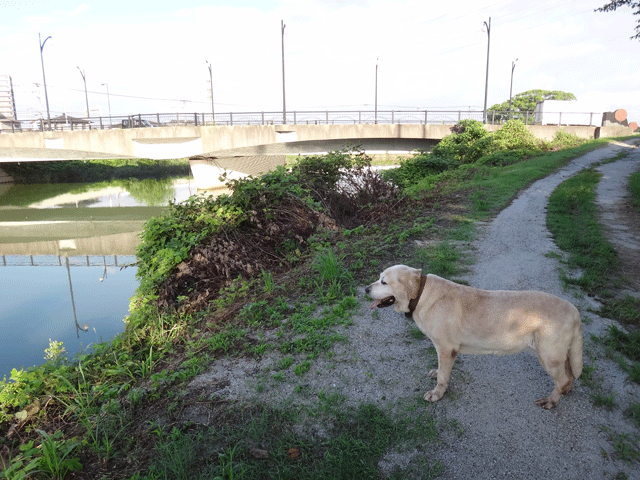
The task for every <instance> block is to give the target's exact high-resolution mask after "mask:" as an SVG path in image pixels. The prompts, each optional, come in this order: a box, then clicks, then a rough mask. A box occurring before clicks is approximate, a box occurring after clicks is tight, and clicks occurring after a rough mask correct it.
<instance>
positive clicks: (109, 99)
mask: <svg viewBox="0 0 640 480" xmlns="http://www.w3.org/2000/svg"><path fill="white" fill-rule="evenodd" d="M105 85H106V87H107V105H108V106H109V126H111V97H109V84H108V83H103V84H102V86H103V87H104V86H105Z"/></svg>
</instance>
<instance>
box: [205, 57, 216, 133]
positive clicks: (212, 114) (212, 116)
mask: <svg viewBox="0 0 640 480" xmlns="http://www.w3.org/2000/svg"><path fill="white" fill-rule="evenodd" d="M207 65H208V66H209V81H210V82H211V118H212V119H213V124H214V125H215V124H216V116H215V114H214V112H213V72H212V70H211V64H210V63H209V60H207Z"/></svg>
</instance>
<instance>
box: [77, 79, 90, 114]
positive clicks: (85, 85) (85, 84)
mask: <svg viewBox="0 0 640 480" xmlns="http://www.w3.org/2000/svg"><path fill="white" fill-rule="evenodd" d="M77 68H78V71H79V72H80V75H82V80H83V81H84V99H85V100H86V102H87V118H89V96H88V95H87V78H86V77H85V76H84V71H82V70H80V67H77Z"/></svg>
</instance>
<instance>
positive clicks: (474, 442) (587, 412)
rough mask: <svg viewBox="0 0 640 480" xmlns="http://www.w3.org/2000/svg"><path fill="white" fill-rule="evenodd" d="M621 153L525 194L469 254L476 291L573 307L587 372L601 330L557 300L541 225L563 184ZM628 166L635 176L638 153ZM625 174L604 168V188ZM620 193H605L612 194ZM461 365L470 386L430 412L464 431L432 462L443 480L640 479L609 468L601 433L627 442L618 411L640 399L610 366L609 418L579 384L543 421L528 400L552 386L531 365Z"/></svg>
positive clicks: (459, 385)
mask: <svg viewBox="0 0 640 480" xmlns="http://www.w3.org/2000/svg"><path fill="white" fill-rule="evenodd" d="M622 148H628V147H622V146H615V145H612V146H609V147H607V148H604V149H600V150H596V151H593V152H591V153H589V154H587V155H584V156H582V157H580V158H578V159H576V160H574V161H573V162H572V163H571V164H570V165H568V166H567V167H566V168H564V169H562V170H561V171H559V172H557V173H555V174H553V175H550V176H548V177H546V178H544V179H542V180H539V181H537V182H535V183H534V184H533V185H531V187H530V188H528V189H527V190H526V191H525V192H523V193H522V194H521V195H520V196H519V197H518V198H517V199H516V200H515V201H514V202H513V203H512V204H511V206H509V207H508V208H507V209H505V210H503V211H502V212H501V213H500V214H499V215H498V216H497V217H496V218H495V219H494V220H493V221H492V222H491V224H490V225H488V226H487V227H486V229H485V232H483V234H482V238H481V239H480V240H479V241H478V242H477V244H476V245H475V247H476V248H477V263H476V264H475V266H474V267H473V273H472V274H471V275H470V276H469V277H468V278H467V279H466V280H468V281H469V284H470V285H471V286H474V287H478V288H486V289H504V290H526V289H535V290H542V291H545V292H548V293H552V294H554V295H557V296H559V297H561V298H565V299H567V300H569V301H571V302H573V303H574V304H576V305H577V306H578V307H579V308H580V310H581V314H582V317H583V321H584V320H585V319H587V318H590V319H591V322H588V321H587V324H586V325H585V347H586V348H585V359H586V360H587V364H590V363H591V362H590V361H589V358H590V357H591V356H593V355H596V356H597V355H598V352H597V347H595V346H594V345H592V344H591V342H590V341H589V338H590V334H592V333H594V334H598V333H601V332H602V331H603V330H604V328H605V326H606V325H607V324H608V323H609V322H608V321H606V320H604V319H601V318H599V317H596V316H595V315H593V314H590V313H586V307H588V306H590V305H589V302H588V300H586V299H578V298H574V297H572V295H571V293H570V292H567V291H564V290H563V288H562V285H561V283H560V280H559V275H558V270H557V269H558V261H557V260H556V259H555V258H548V257H545V254H546V253H548V252H558V253H559V250H558V248H557V247H556V246H555V244H554V243H553V241H552V239H551V237H550V234H549V232H548V230H547V228H546V225H545V222H546V220H545V216H546V205H547V202H548V198H549V195H550V194H551V193H552V192H553V190H554V189H555V188H556V187H557V186H558V185H560V183H562V182H563V181H564V180H565V179H566V178H568V177H570V176H572V175H574V174H575V173H577V172H578V171H579V170H581V169H582V168H584V167H586V166H588V165H590V164H592V163H594V162H597V161H599V160H602V159H606V158H610V157H613V156H615V154H616V153H617V152H618V151H619V150H620V149H622ZM634 158H635V163H636V167H637V165H638V160H639V159H638V154H637V153H636V154H635V155H634ZM627 163H632V162H630V161H627ZM631 170H632V169H628V168H627V169H620V168H616V164H611V166H610V167H609V166H608V167H607V172H608V180H612V179H613V178H615V179H616V181H617V182H623V183H624V179H625V178H626V177H627V176H628V175H629V174H630V173H632V172H631ZM619 188H620V187H618V190H616V188H613V189H607V192H612V193H615V194H618V193H619ZM598 193H599V194H600V193H601V192H600V191H599V192H598ZM603 195H606V194H605V193H604V192H603V193H602V194H600V195H599V198H600V199H603ZM614 201H615V200H614ZM463 358H464V365H463V367H462V370H463V371H464V372H465V377H468V380H465V381H459V382H454V383H455V385H454V388H455V389H456V390H457V391H458V392H459V394H460V395H459V397H458V398H457V399H455V400H452V399H449V400H448V401H446V402H442V403H441V405H439V408H440V410H439V411H438V413H439V414H441V415H443V416H444V417H446V418H454V419H457V421H458V422H459V423H460V424H461V425H462V426H463V427H464V428H465V432H464V434H463V436H462V438H461V439H460V440H459V441H455V442H452V444H451V445H450V447H449V448H447V449H444V450H443V451H442V452H441V454H440V458H441V460H442V462H443V463H444V465H446V467H447V471H446V474H445V477H444V478H450V479H465V478H476V479H485V478H486V479H489V478H501V479H511V478H513V479H541V478H546V479H556V478H558V479H560V478H562V479H581V480H585V479H603V478H614V477H615V476H616V474H617V473H618V472H620V471H623V472H625V473H626V474H627V476H628V478H640V473H639V470H640V468H638V465H634V466H632V467H630V466H629V465H626V464H625V463H624V462H620V461H615V460H613V459H612V456H611V454H612V446H611V443H610V442H609V440H608V435H607V434H606V433H605V432H603V430H602V426H607V427H609V428H611V429H613V430H614V431H616V432H626V433H628V434H633V433H634V428H633V427H631V426H630V425H629V424H628V422H627V421H626V420H625V419H624V416H623V413H622V410H623V408H624V406H625V405H627V404H628V402H629V401H631V400H633V399H634V396H635V400H636V401H638V399H640V389H638V388H637V386H635V387H634V386H631V385H627V386H625V385H624V380H625V376H626V375H625V374H622V373H621V372H620V371H619V369H618V368H617V367H616V365H615V364H614V363H613V362H611V361H606V360H604V359H599V360H598V361H596V364H597V370H596V376H597V377H599V378H600V380H601V381H602V386H603V390H604V391H605V392H606V393H607V394H608V393H609V391H610V390H614V391H616V401H617V402H618V404H619V405H620V406H621V408H616V409H614V410H613V411H612V412H608V411H607V410H605V409H604V408H598V407H595V406H594V405H593V403H592V401H591V399H590V395H589V394H590V390H589V389H588V388H587V387H585V386H583V385H581V383H580V382H578V384H577V388H576V389H575V390H574V392H573V393H572V394H570V395H568V396H565V397H563V398H562V399H561V401H560V402H559V404H558V406H557V407H556V408H555V409H554V410H551V411H545V410H543V409H541V408H539V407H537V406H536V405H534V403H533V400H535V399H536V398H539V397H542V396H545V395H547V394H548V393H549V391H550V390H551V389H552V381H551V378H550V377H549V376H548V375H547V374H546V373H545V372H544V370H543V369H542V367H541V366H540V365H539V363H538V360H537V358H536V357H535V355H533V354H529V353H522V354H519V355H514V356H508V357H496V356H474V357H470V356H466V357H463ZM445 399H446V396H445ZM443 400H444V399H443ZM635 433H637V431H636V432H635Z"/></svg>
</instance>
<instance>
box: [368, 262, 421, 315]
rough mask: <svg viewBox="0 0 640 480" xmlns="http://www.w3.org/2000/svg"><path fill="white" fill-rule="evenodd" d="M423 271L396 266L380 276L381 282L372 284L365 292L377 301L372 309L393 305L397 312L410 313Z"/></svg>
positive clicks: (372, 305)
mask: <svg viewBox="0 0 640 480" xmlns="http://www.w3.org/2000/svg"><path fill="white" fill-rule="evenodd" d="M421 276H422V270H419V269H417V268H411V267H407V266H406V265H394V266H393V267H389V268H387V269H386V270H385V271H384V272H382V273H381V274H380V280H378V281H377V282H374V283H372V284H371V285H369V286H368V287H367V288H365V290H364V291H365V292H366V293H367V294H368V295H369V296H370V297H371V298H373V299H374V300H375V302H373V304H371V308H374V307H378V308H382V307H389V306H391V305H393V307H394V308H395V310H396V312H398V313H407V312H409V302H410V301H411V300H412V299H413V298H415V297H417V296H418V291H419V290H420V277H421Z"/></svg>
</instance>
